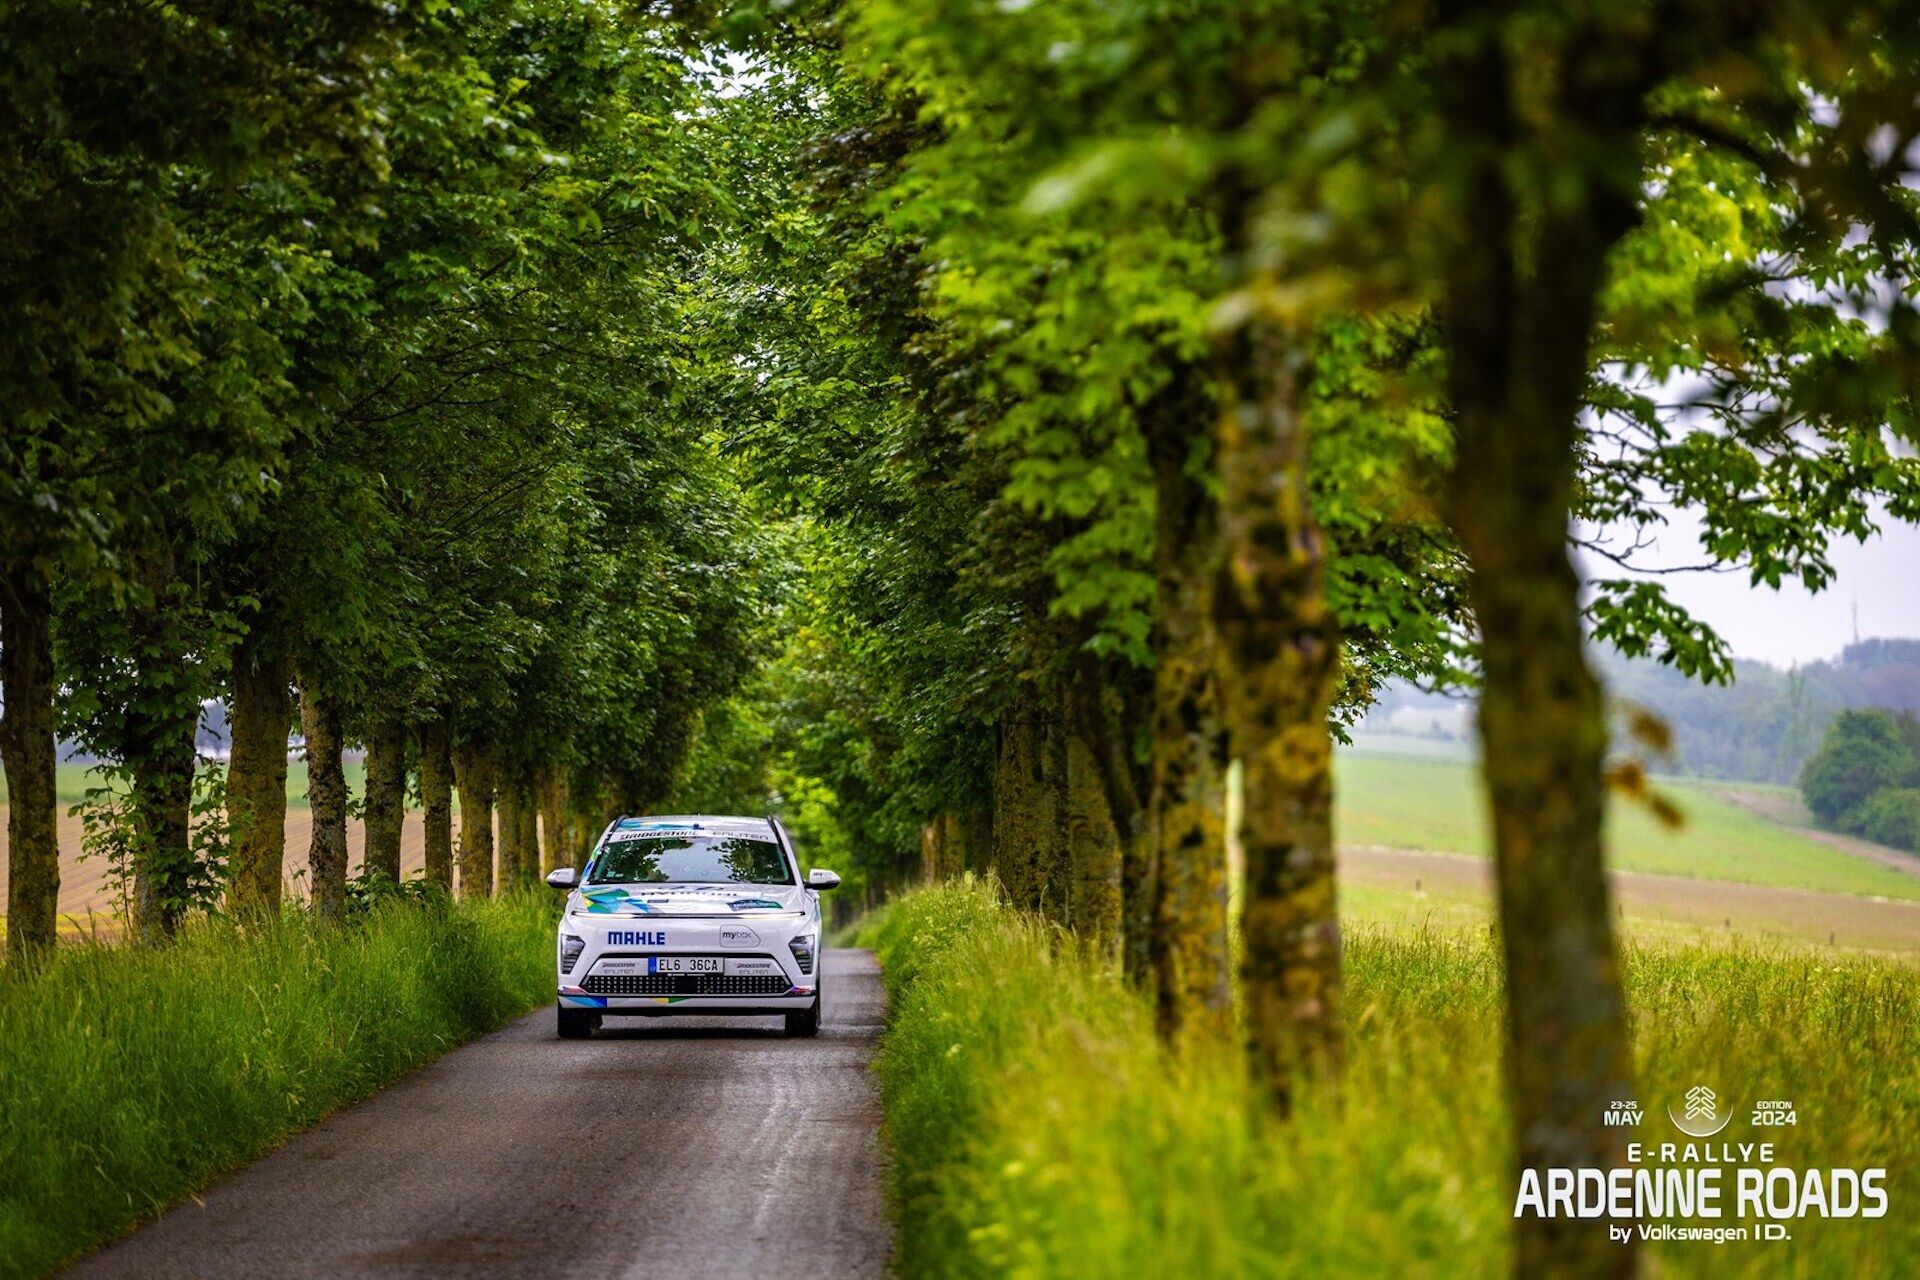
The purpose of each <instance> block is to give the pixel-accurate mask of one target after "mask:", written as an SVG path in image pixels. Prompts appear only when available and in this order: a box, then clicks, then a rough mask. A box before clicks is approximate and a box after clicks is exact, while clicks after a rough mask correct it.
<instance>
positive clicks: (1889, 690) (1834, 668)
mask: <svg viewBox="0 0 1920 1280" xmlns="http://www.w3.org/2000/svg"><path fill="white" fill-rule="evenodd" d="M1598 665H1599V668H1600V674H1601V677H1602V678H1603V679H1604V680H1605V681H1606V683H1607V688H1608V691H1609V692H1610V693H1611V694H1612V696H1613V697H1614V698H1616V699H1620V700H1623V701H1627V702H1633V703H1637V704H1639V705H1640V706H1643V707H1646V708H1648V709H1650V710H1652V711H1653V712H1655V713H1656V714H1658V715H1659V716H1660V717H1661V718H1662V719H1663V720H1665V721H1666V722H1667V723H1668V724H1669V725H1670V726H1671V727H1672V729H1673V732H1674V742H1675V747H1676V751H1677V755H1678V760H1677V768H1678V771H1679V772H1682V773H1691V774H1697V775H1699V776H1702V777H1708V778H1729V779H1737V780H1740V781H1747V782H1779V783H1792V782H1794V781H1796V780H1797V779H1798V777H1799V775H1800V766H1801V765H1802V764H1803V763H1805V761H1806V759H1807V757H1808V756H1810V755H1812V754H1813V752H1814V751H1815V749H1817V748H1818V747H1819V745H1820V739H1821V737H1822V735H1824V734H1825V733H1826V731H1827V726H1828V724H1830V723H1831V722H1832V721H1833V718H1834V716H1836V715H1838V714H1839V713H1840V712H1841V711H1842V710H1845V709H1847V708H1850V707H1886V708H1890V709H1892V710H1896V711H1920V639H1877V640H1862V641H1860V642H1859V643H1857V644H1850V645H1848V646H1847V647H1846V648H1845V649H1843V650H1841V652H1840V655H1839V657H1837V658H1834V659H1831V660H1829V661H1825V662H1813V663H1808V664H1807V665H1806V666H1802V667H1794V668H1787V669H1784V670H1783V669H1782V668H1780V667H1775V666H1772V665H1770V664H1768V663H1765V662H1754V661H1749V660H1746V659H1740V660H1737V661H1736V662H1735V663H1734V682H1733V684H1732V685H1731V686H1725V685H1704V684H1701V683H1699V682H1698V681H1695V680H1689V679H1687V678H1686V677H1685V676H1683V675H1681V674H1680V673H1679V672H1677V671H1674V670H1673V669H1672V668H1671V667H1663V666H1660V665H1659V664H1657V663H1653V662H1647V661H1635V660H1630V659H1627V658H1622V657H1620V656H1619V655H1618V654H1615V653H1613V652H1612V651H1611V650H1608V651H1604V652H1601V653H1600V654H1598ZM1363 724H1364V727H1365V728H1367V729H1371V730H1374V731H1382V730H1387V731H1394V730H1397V731H1399V732H1403V733H1405V732H1412V733H1416V734H1418V735H1420V736H1438V737H1445V736H1454V735H1465V734H1468V733H1470V732H1471V728H1470V716H1469V715H1468V714H1467V706H1466V704H1464V703H1463V702H1462V701H1461V700H1460V699H1446V698H1438V697H1435V696H1433V695H1431V694H1423V693H1420V692H1419V691H1418V690H1413V689H1409V688H1405V687H1396V688H1393V689H1390V690H1388V691H1387V694H1386V696H1384V697H1383V698H1382V699H1381V701H1380V703H1379V705H1378V706H1376V707H1375V708H1374V710H1373V711H1372V712H1371V713H1370V714H1369V715H1368V716H1367V718H1366V720H1365V721H1364V722H1363Z"/></svg>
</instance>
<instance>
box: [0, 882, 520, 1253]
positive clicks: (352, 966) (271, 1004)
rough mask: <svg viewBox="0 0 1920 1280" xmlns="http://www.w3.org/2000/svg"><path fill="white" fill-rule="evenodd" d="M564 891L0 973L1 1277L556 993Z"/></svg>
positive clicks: (398, 911) (204, 938)
mask: <svg viewBox="0 0 1920 1280" xmlns="http://www.w3.org/2000/svg"><path fill="white" fill-rule="evenodd" d="M551 921H552V904H551V903H549V902H546V901H544V900H539V899H526V900H519V899H513V900H506V901H501V902H492V903H484V904H472V905H462V906H458V907H455V906H450V905H445V904H441V905H425V906H421V905H412V904H403V903H397V902H396V903H389V904H386V905H383V906H380V907H377V908H376V909H374V910H373V911H372V912H371V913H370V914H369V915H368V916H367V917H366V918H365V919H364V921H362V922H360V923H357V924H355V925H352V926H350V927H347V928H343V929H337V930H331V931H316V930H315V929H313V928H311V927H309V926H308V925H307V924H305V923H304V921H303V920H302V919H300V918H297V917H292V916H290V917H289V918H287V919H286V920H284V921H282V922H281V923H279V924H278V925H276V926H274V927H272V928H268V929H265V930H259V931H255V932H251V933H243V932H241V931H239V930H237V929H234V928H232V927H230V926H227V925H224V924H220V923H203V924H199V925H197V926H195V927H193V928H191V929H189V930H188V931H187V933H186V934H185V936H183V937H182V938H181V939H180V940H179V941H178V942H177V943H176V944H174V945H172V946H168V947H164V948H142V947H104V946H92V945H88V946H76V947H63V948H61V949H60V950H59V951H58V952H57V954H56V955H55V957H54V958H53V959H52V960H51V961H50V962H49V963H48V964H47V965H46V966H45V967H44V968H42V969H41V970H40V971H38V972H36V973H33V974H30V975H20V974H12V975H8V974H4V973H0V1275H4V1276H28V1275H37V1274H40V1273H42V1272H44V1271H46V1270H47V1269H49V1268H50V1267H52V1266H54V1265H56V1264H58V1263H59V1262H60V1261H62V1260H63V1259H65V1258H68V1257H70V1256H71V1255H73V1254H74V1253H76V1252H77V1251H79V1250H81V1249H83V1248H85V1247H87V1246H89V1245H91V1244H93V1243H96V1242H98V1241H99V1240H102V1239H104V1238H106V1237H108V1236H111V1235H113V1234H115V1233H117V1232H118V1231H120V1230H122V1229H123V1228H125V1227H127V1226H128V1225H129V1224H131V1223H133V1222H134V1221H136V1220H137V1219H138V1218H140V1217H141V1216H143V1215H145V1214H148V1213H150V1212H152V1211H153V1210H155V1209H157V1208H159V1207H161V1206H163V1205H165V1204H167V1203H168V1202H169V1201H171V1200H173V1199H175V1198H177V1197H179V1196H180V1195H182V1194H184V1193H185V1192H187V1191H190V1190H192V1189H193V1188H194V1187H196V1186H199V1185H201V1184H202V1183H204V1182H206V1181H207V1179H209V1178H210V1177H212V1176H213V1175H214V1174H217V1173H219V1172H221V1171H222V1170H225V1169H229V1168H231V1167H233V1166H235V1165H237V1164H240V1163H242V1162H243V1161H246V1160H249V1159H252V1158H253V1157H255V1156H257V1155H259V1154H261V1153H262V1152H264V1151H266V1150H268V1149H269V1148H271V1147H273V1146H274V1145H276V1144H277V1143H279V1142H280V1141H281V1140H282V1139H284V1138H285V1137H286V1136H287V1135H288V1134H290V1133H292V1132H294V1131H295V1130H298V1129H300V1128H303V1127H305V1126H307V1125H309V1124H312V1123H313V1122H314V1121H315V1120H317V1119H319V1118H320V1117H321V1116H323V1115H325V1114H326V1113H327V1112H328V1111H330V1110H332V1109H333V1108H335V1107H337V1106H339V1105H340V1104H342V1103H344V1102H347V1101H350V1100H352V1099H354V1098H358V1097H361V1096H363V1095H365V1094H367V1093H369V1092H371V1091H373V1090H374V1089H376V1088H378V1087H379V1086H380V1085H382V1084H384V1083H386V1082H387V1081H389V1080H392V1079H393V1078H394V1077H395V1076H398V1075H400V1074H401V1073H403V1072H405V1071H407V1070H409V1069H410V1068H412V1067H415V1066H418V1065H419V1064H421V1063H423V1062H425V1061H427V1060H428V1059H430V1058H432V1057H434V1056H435V1055H437V1054H439V1053H442V1052H444V1051H445V1050H447V1049H448V1048H451V1047H452V1046H454V1045H456V1044H458V1043H459V1042H461V1041H462V1040H465V1039H467V1038H469V1037H471V1036H474V1035H476V1034H478V1033H480V1032H483V1031H487V1030H490V1029H492V1028H494V1027H497V1026H499V1025H500V1024H501V1023H503V1022H505V1021H506V1020H507V1019H509V1018H511V1017H512V1016H514V1015H515V1014H518V1013H521V1012H524V1011H525V1010H526V1009H528V1008H530V1007H532V1006H533V1005H534V1004H536V1003H537V1002H539V1001H540V1000H541V999H545V998H551V995H552V984H553V974H552V964H553V959H552V954H551V952H552V947H551V940H552V939H551V932H550V930H551V928H552V924H551Z"/></svg>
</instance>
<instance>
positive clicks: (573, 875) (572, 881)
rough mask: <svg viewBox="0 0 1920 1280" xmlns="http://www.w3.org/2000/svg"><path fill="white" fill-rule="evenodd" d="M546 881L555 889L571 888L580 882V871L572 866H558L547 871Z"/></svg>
mask: <svg viewBox="0 0 1920 1280" xmlns="http://www.w3.org/2000/svg"><path fill="white" fill-rule="evenodd" d="M547 883H548V884H550V885H552V886H553V887H554V888H556V889H571V888H573V886H575V885H576V884H579V883H580V873H579V872H578V871H575V870H574V869H573V868H572V867H558V868H556V869H554V870H552V871H549V872H547Z"/></svg>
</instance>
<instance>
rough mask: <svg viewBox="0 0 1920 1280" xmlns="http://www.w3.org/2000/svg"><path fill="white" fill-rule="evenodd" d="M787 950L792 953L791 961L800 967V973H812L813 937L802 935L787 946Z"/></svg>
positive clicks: (807, 934) (808, 934)
mask: <svg viewBox="0 0 1920 1280" xmlns="http://www.w3.org/2000/svg"><path fill="white" fill-rule="evenodd" d="M787 950H789V951H791V952H793V959H794V962H795V963H796V964H798V965H799V966H800V972H802V973H812V972H813V935H812V934H810V933H803V934H801V935H800V936H799V937H797V938H795V939H794V940H793V941H791V942H789V943H788V944H787Z"/></svg>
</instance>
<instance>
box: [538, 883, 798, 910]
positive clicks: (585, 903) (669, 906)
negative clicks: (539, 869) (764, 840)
mask: <svg viewBox="0 0 1920 1280" xmlns="http://www.w3.org/2000/svg"><path fill="white" fill-rule="evenodd" d="M806 907H807V891H806V890H805V889H803V888H801V887H800V886H799V885H791V884H786V885H781V884H596V885H589V886H587V887H585V888H583V889H581V890H580V902H579V905H578V906H577V907H576V908H575V910H577V911H579V912H581V913H583V914H585V915H590V916H627V915H637V916H751V915H765V914H767V913H768V912H787V911H804V910H806Z"/></svg>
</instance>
